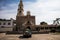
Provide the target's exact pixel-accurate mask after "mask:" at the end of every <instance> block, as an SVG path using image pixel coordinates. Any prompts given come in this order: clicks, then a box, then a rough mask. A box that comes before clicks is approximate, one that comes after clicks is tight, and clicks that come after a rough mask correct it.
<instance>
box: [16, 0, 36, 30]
mask: <svg viewBox="0 0 60 40" xmlns="http://www.w3.org/2000/svg"><path fill="white" fill-rule="evenodd" d="M23 12H24V9H23V3H22V0H20V3H19V6H18V13H17V16H16V27H15V30H16V31H21V30H23V29H25V28H30V29H31V30H33V29H34V28H35V27H34V25H35V16H31V15H30V11H27V15H26V16H25V15H24V13H23Z"/></svg>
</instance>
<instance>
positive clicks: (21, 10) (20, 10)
mask: <svg viewBox="0 0 60 40" xmlns="http://www.w3.org/2000/svg"><path fill="white" fill-rule="evenodd" d="M23 12H24V10H23V2H22V0H20V3H19V6H18V14H17V16H24V14H23Z"/></svg>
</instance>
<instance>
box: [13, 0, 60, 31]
mask: <svg viewBox="0 0 60 40" xmlns="http://www.w3.org/2000/svg"><path fill="white" fill-rule="evenodd" d="M23 6H24V5H23V1H22V0H20V3H19V5H18V12H17V15H16V26H15V27H14V28H13V31H23V30H24V29H26V28H30V29H31V30H36V29H38V30H39V31H40V32H50V31H60V25H48V24H47V23H44V22H42V23H41V24H42V25H36V22H35V16H31V13H30V11H27V15H24V9H23ZM43 23H44V24H43Z"/></svg>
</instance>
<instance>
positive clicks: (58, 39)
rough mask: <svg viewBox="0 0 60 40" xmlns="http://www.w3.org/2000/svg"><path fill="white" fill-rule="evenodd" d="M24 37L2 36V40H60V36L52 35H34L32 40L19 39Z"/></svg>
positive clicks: (0, 38) (0, 39)
mask: <svg viewBox="0 0 60 40" xmlns="http://www.w3.org/2000/svg"><path fill="white" fill-rule="evenodd" d="M19 36H22V35H5V34H4V33H3V34H0V40H60V35H52V34H32V37H31V38H19Z"/></svg>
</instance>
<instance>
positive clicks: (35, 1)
mask: <svg viewBox="0 0 60 40" xmlns="http://www.w3.org/2000/svg"><path fill="white" fill-rule="evenodd" d="M19 2H20V0H0V18H2V19H10V18H13V19H15V18H16V15H17V9H18V5H19ZM23 5H24V14H25V15H26V14H27V13H26V12H27V11H30V12H31V15H33V16H35V17H36V24H40V22H42V21H45V22H47V23H48V24H53V20H55V19H56V18H60V0H23Z"/></svg>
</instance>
